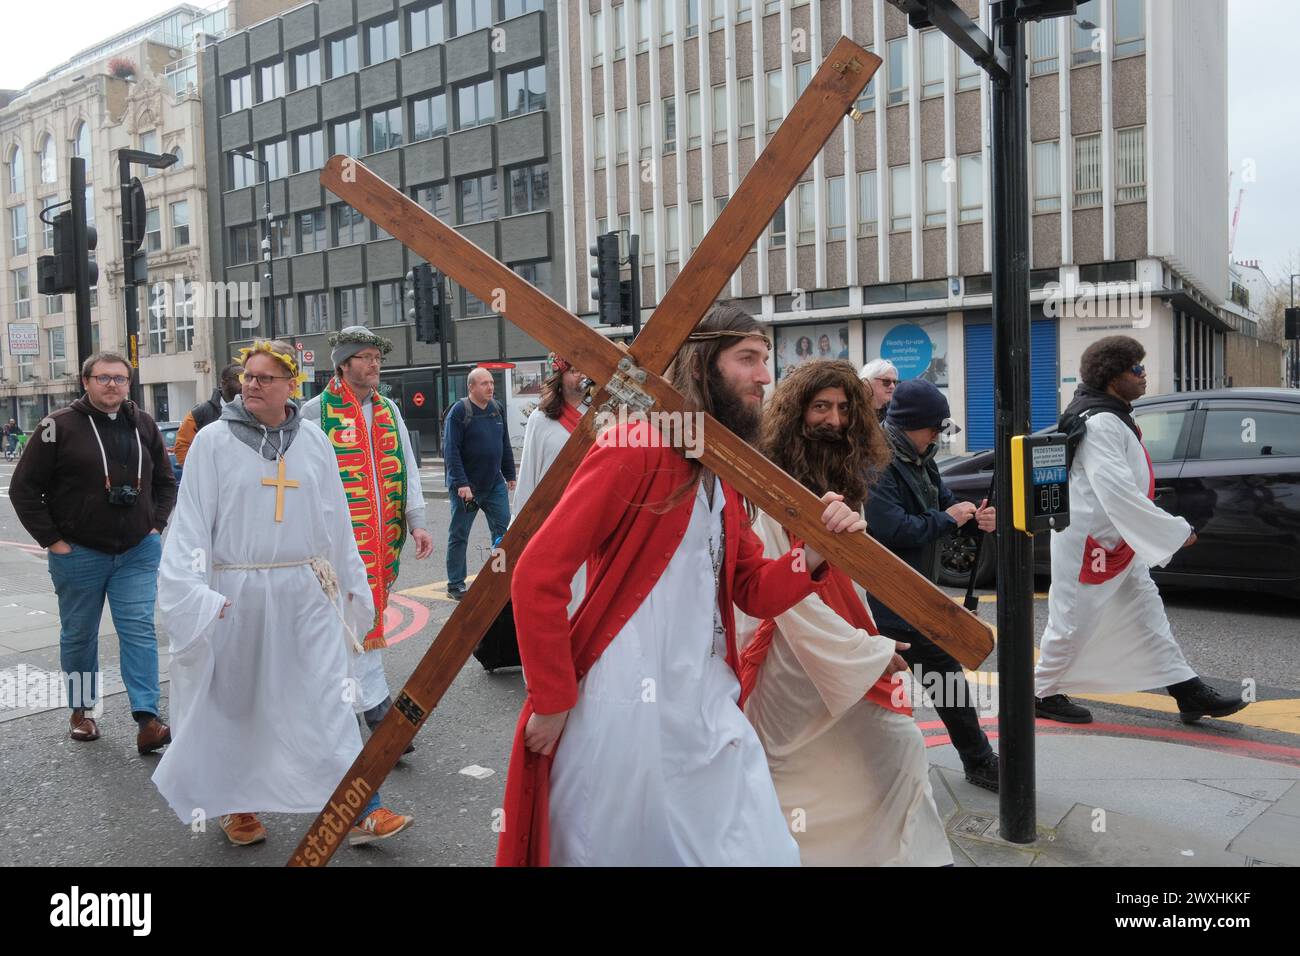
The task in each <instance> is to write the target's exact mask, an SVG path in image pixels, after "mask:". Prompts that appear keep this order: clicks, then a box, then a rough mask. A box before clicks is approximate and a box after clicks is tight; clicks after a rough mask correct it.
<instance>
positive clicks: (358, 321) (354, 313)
mask: <svg viewBox="0 0 1300 956" xmlns="http://www.w3.org/2000/svg"><path fill="white" fill-rule="evenodd" d="M335 296H336V298H335V303H336V305H337V307H338V317H339V327H340V328H344V329H346V328H347V327H348V326H349V325H369V324H370V307H369V304H368V303H367V302H366V299H367V296H366V288H365V286H353V287H352V288H350V289H339V290H338V291H337V292H336V293H335Z"/></svg>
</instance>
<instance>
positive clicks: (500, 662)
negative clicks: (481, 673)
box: [474, 601, 521, 674]
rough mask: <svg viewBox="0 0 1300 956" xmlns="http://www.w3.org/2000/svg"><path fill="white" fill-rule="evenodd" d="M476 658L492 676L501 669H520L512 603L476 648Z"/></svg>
mask: <svg viewBox="0 0 1300 956" xmlns="http://www.w3.org/2000/svg"><path fill="white" fill-rule="evenodd" d="M474 658H475V660H477V661H478V662H479V663H480V664H482V665H483V669H484V670H485V671H487V672H488V673H489V674H491V673H492V672H493V671H495V670H497V669H498V668H501V667H519V666H521V662H520V660H519V640H518V638H516V636H515V613H514V608H513V606H512V605H511V602H509V601H507V602H506V606H505V607H503V608H502V609H501V613H500V614H498V615H497V619H496V620H495V621H493V622H492V626H491V627H489V628H488V629H487V633H486V634H484V635H483V639H482V640H480V641H479V642H478V646H477V647H475V648H474Z"/></svg>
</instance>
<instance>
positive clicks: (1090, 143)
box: [1074, 133, 1101, 209]
mask: <svg viewBox="0 0 1300 956" xmlns="http://www.w3.org/2000/svg"><path fill="white" fill-rule="evenodd" d="M1100 205H1101V135H1100V134H1099V133H1094V134H1093V135H1091V136H1076V137H1075V139H1074V208H1075V209H1086V208H1088V207H1089V206H1100Z"/></svg>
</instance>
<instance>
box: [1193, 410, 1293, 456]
mask: <svg viewBox="0 0 1300 956" xmlns="http://www.w3.org/2000/svg"><path fill="white" fill-rule="evenodd" d="M1262 455H1264V456H1270V457H1281V456H1287V455H1300V413H1295V412H1287V411H1261V410H1259V409H1254V408H1212V409H1210V410H1209V411H1208V412H1206V413H1205V433H1204V435H1203V436H1202V438H1201V455H1200V457H1201V458H1202V459H1204V460H1208V461H1222V460H1225V459H1233V458H1259V457H1260V456H1262Z"/></svg>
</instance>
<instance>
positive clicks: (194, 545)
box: [158, 425, 226, 655]
mask: <svg viewBox="0 0 1300 956" xmlns="http://www.w3.org/2000/svg"><path fill="white" fill-rule="evenodd" d="M219 443H220V442H219V437H218V435H217V434H216V426H215V425H214V426H213V427H211V428H207V429H204V430H203V431H201V432H199V433H198V434H197V435H195V436H194V443H193V444H191V445H190V450H189V454H188V455H187V456H186V458H185V480H184V481H183V482H181V487H180V493H179V495H178V496H177V499H176V508H175V510H174V511H173V512H172V516H171V520H170V522H169V523H168V526H167V540H166V541H164V542H163V551H162V560H161V562H160V564H159V568H158V610H159V612H160V614H161V618H162V626H163V630H164V631H165V632H166V633H167V636H168V639H169V641H170V649H171V653H172V654H173V655H177V654H181V653H183V652H184V651H185V650H186V649H187V648H189V647H190V646H191V645H192V644H193V643H194V642H195V641H196V640H198V639H199V638H200V637H207V636H209V635H210V634H211V632H212V627H213V625H214V624H215V623H216V621H217V616H218V615H219V614H220V613H221V609H222V607H223V605H224V604H225V603H226V598H225V595H223V594H219V593H218V592H216V591H214V590H212V588H211V587H209V586H208V583H209V581H211V579H212V561H213V555H212V529H213V528H214V527H215V526H216V523H217V517H218V514H219V513H220V508H221V476H220V474H219V470H218V465H217V456H216V450H217V445H218V444H219Z"/></svg>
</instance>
